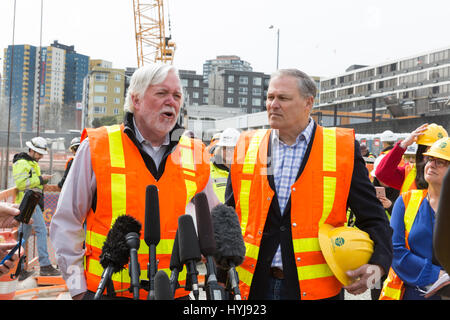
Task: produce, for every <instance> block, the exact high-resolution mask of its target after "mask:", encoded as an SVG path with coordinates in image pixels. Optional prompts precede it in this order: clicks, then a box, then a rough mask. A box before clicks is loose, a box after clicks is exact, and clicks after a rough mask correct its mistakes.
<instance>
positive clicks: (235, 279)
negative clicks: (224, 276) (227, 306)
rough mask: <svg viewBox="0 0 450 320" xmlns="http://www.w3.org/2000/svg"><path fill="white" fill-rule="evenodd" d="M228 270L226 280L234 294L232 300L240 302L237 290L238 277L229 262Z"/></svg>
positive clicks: (233, 266) (239, 294) (232, 264)
mask: <svg viewBox="0 0 450 320" xmlns="http://www.w3.org/2000/svg"><path fill="white" fill-rule="evenodd" d="M230 267H231V268H230V269H229V270H228V279H229V285H230V286H231V290H232V292H233V294H234V300H241V291H240V290H239V275H238V273H237V271H236V267H235V265H234V263H232V262H230Z"/></svg>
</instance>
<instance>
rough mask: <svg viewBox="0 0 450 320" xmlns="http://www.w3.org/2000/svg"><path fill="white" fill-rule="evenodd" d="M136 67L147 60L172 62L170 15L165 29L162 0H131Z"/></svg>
mask: <svg viewBox="0 0 450 320" xmlns="http://www.w3.org/2000/svg"><path fill="white" fill-rule="evenodd" d="M133 8H134V25H135V34H136V52H137V62H138V67H141V66H143V65H144V64H145V63H148V62H162V63H169V64H172V63H173V58H174V53H175V43H174V42H173V41H171V38H172V36H171V34H170V16H169V17H168V20H169V24H168V27H169V28H168V29H169V30H168V31H169V32H168V34H166V30H165V21H164V0H133Z"/></svg>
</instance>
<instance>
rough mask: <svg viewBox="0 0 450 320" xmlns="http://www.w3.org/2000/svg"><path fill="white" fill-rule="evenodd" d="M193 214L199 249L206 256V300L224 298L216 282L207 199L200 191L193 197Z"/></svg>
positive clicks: (212, 239) (221, 289) (214, 242)
mask: <svg viewBox="0 0 450 320" xmlns="http://www.w3.org/2000/svg"><path fill="white" fill-rule="evenodd" d="M194 205H195V215H196V219H197V230H198V239H199V244H200V251H201V253H202V255H203V256H204V257H205V258H206V278H205V291H206V298H207V300H224V296H225V292H224V289H223V287H222V286H221V285H219V284H218V282H217V276H216V264H215V262H214V258H213V256H214V253H215V252H216V241H215V239H214V232H213V227H212V221H211V213H210V211H209V205H208V199H207V198H206V195H205V194H204V193H203V192H201V193H199V194H197V195H196V196H195V198H194Z"/></svg>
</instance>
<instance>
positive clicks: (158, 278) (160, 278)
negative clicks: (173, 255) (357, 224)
mask: <svg viewBox="0 0 450 320" xmlns="http://www.w3.org/2000/svg"><path fill="white" fill-rule="evenodd" d="M155 300H173V297H172V293H171V290H170V280H169V276H168V275H167V273H165V272H164V271H163V270H159V271H158V272H157V273H156V275H155Z"/></svg>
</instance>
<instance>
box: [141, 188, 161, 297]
mask: <svg viewBox="0 0 450 320" xmlns="http://www.w3.org/2000/svg"><path fill="white" fill-rule="evenodd" d="M160 238H161V230H160V224H159V197H158V188H157V187H156V186H155V185H152V184H151V185H148V186H147V188H146V190H145V230H144V240H145V243H146V244H147V245H148V247H149V259H148V265H147V273H148V280H149V291H148V297H147V299H148V300H154V299H155V282H154V280H155V275H156V272H157V271H158V265H157V262H156V246H157V245H158V243H159V240H160Z"/></svg>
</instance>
